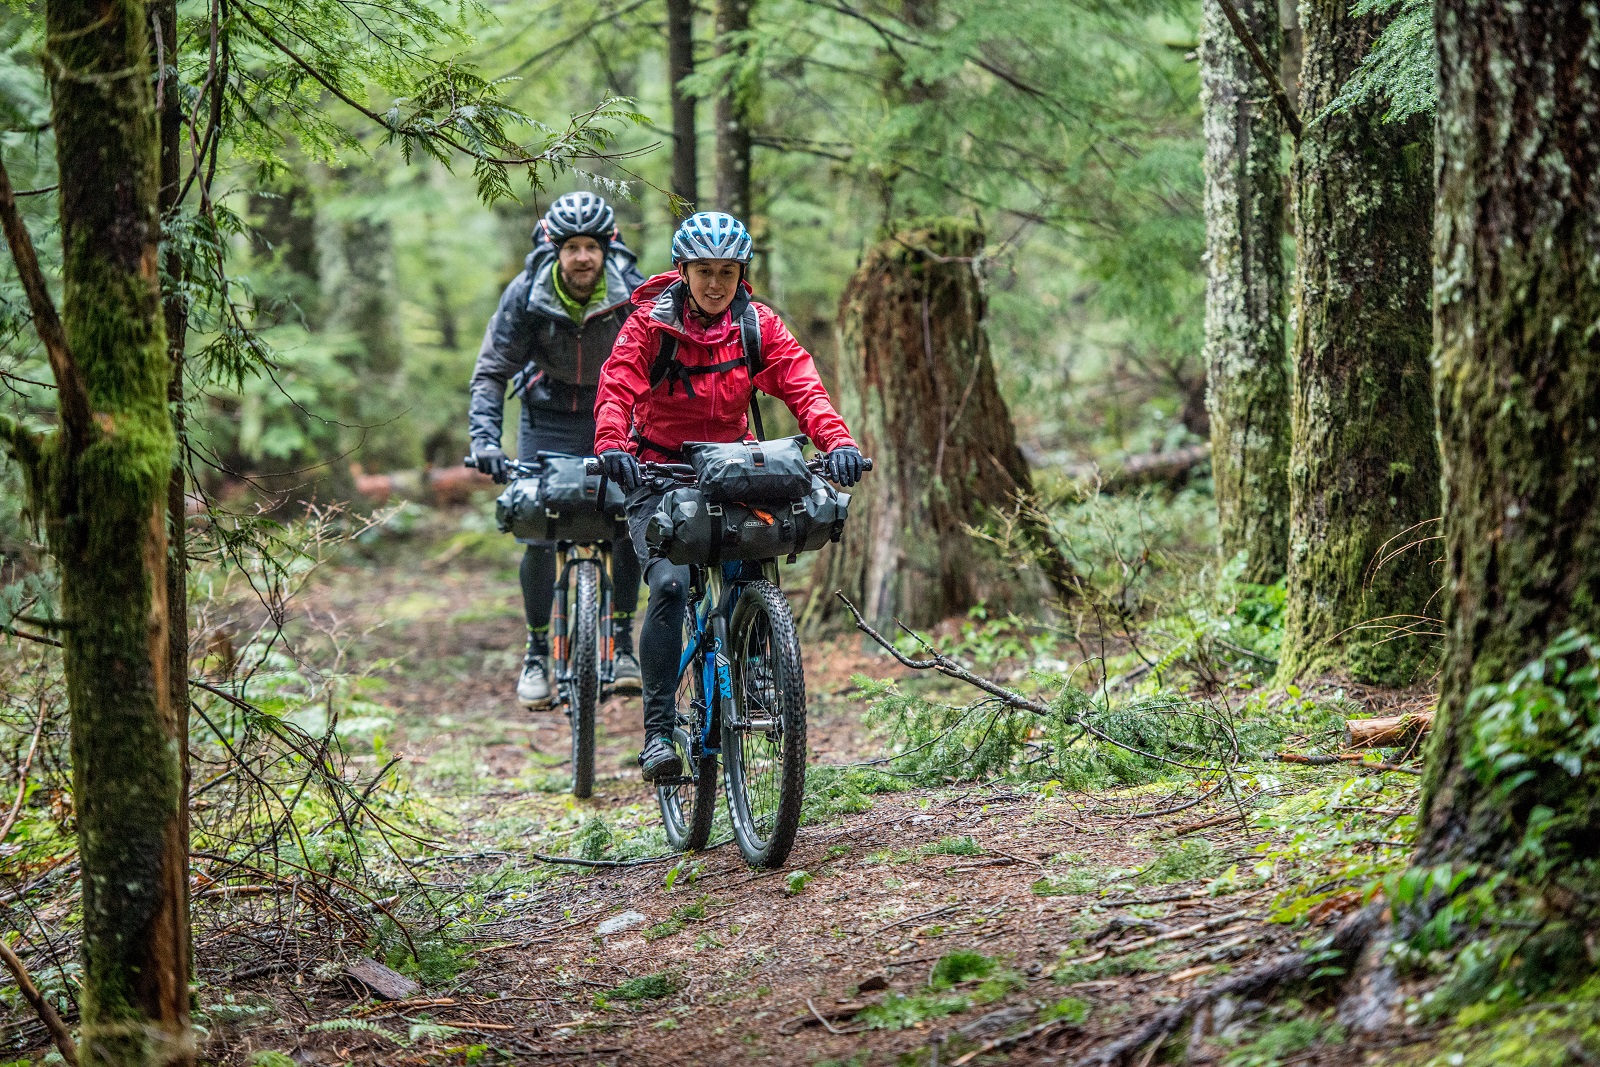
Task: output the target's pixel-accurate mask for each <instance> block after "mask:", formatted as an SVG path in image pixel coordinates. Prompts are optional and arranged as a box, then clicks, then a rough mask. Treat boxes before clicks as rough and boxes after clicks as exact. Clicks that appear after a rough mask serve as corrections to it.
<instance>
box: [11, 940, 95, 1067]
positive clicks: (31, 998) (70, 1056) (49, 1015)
mask: <svg viewBox="0 0 1600 1067" xmlns="http://www.w3.org/2000/svg"><path fill="white" fill-rule="evenodd" d="M0 959H3V960H5V964H6V968H7V969H8V970H10V971H11V977H12V978H14V979H16V982H17V988H18V989H20V990H22V996H23V999H25V1000H26V1001H27V1002H28V1003H29V1004H31V1005H33V1010H34V1011H35V1012H37V1013H38V1015H39V1019H40V1020H41V1021H42V1022H43V1023H44V1025H45V1029H47V1030H49V1031H50V1038H51V1040H53V1041H54V1042H55V1043H56V1048H57V1049H59V1050H60V1051H61V1058H62V1059H64V1060H66V1061H67V1062H68V1063H70V1064H71V1065H72V1067H78V1046H77V1045H75V1044H73V1043H72V1032H71V1031H70V1030H68V1029H67V1024H66V1023H64V1022H62V1021H61V1016H59V1015H57V1014H56V1009H54V1008H52V1007H51V1006H50V1002H49V1001H48V1000H46V999H44V996H43V995H42V994H40V992H39V988H38V987H37V986H35V985H34V984H33V979H32V978H30V977H28V969H27V968H26V967H24V966H23V965H22V960H20V959H18V958H17V954H16V953H15V952H12V951H11V946H10V945H8V944H6V943H5V941H3V940H0Z"/></svg>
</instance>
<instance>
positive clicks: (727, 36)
mask: <svg viewBox="0 0 1600 1067" xmlns="http://www.w3.org/2000/svg"><path fill="white" fill-rule="evenodd" d="M754 6H755V4H754V0H717V56H718V58H721V57H724V56H730V55H736V56H739V57H741V58H742V57H743V56H744V55H745V54H746V53H748V52H749V46H748V45H746V44H743V43H742V42H739V41H736V40H733V39H731V38H732V36H733V35H737V34H742V33H744V32H746V31H747V30H749V29H750V9H751V8H752V7H754ZM752 92H753V88H752V87H751V86H750V85H749V84H747V79H745V78H743V77H742V76H740V75H739V74H737V73H736V74H734V75H732V76H731V77H729V78H728V80H727V81H726V83H725V84H724V85H723V86H722V91H721V92H720V93H718V94H717V104H716V120H717V175H716V180H717V210H718V211H726V212H727V213H728V214H730V215H732V216H733V217H735V218H737V219H740V220H742V221H743V222H744V223H745V225H746V226H749V225H752V220H751V217H750V112H751V94H752Z"/></svg>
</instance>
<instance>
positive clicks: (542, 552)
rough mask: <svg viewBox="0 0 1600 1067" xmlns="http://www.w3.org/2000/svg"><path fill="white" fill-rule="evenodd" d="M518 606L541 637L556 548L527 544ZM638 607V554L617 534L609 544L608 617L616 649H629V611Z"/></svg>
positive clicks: (551, 594) (550, 595)
mask: <svg viewBox="0 0 1600 1067" xmlns="http://www.w3.org/2000/svg"><path fill="white" fill-rule="evenodd" d="M521 575H522V610H523V612H524V613H525V614H526V615H527V619H528V629H529V631H531V632H532V633H534V634H535V635H536V639H538V638H543V637H544V635H545V634H546V633H547V632H548V630H549V627H550V605H551V604H552V603H554V601H555V597H556V589H555V586H556V550H555V549H553V548H550V547H548V546H546V545H529V546H528V550H527V551H526V552H524V553H523V554H522V571H521ZM638 607H639V557H638V556H636V555H634V552H633V541H632V540H630V539H628V538H625V537H619V538H618V539H617V540H616V542H615V543H614V544H613V545H612V546H611V618H612V628H611V629H612V633H613V634H614V635H615V636H616V639H617V651H618V652H632V651H633V613H634V612H635V611H636V610H638Z"/></svg>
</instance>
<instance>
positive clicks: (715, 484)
mask: <svg viewBox="0 0 1600 1067" xmlns="http://www.w3.org/2000/svg"><path fill="white" fill-rule="evenodd" d="M805 444H806V437H805V435H804V434H801V435H798V436H795V437H779V438H777V439H776V440H772V441H751V440H745V441H732V442H729V443H727V444H715V443H712V442H708V441H687V442H685V443H684V446H683V455H684V458H685V459H687V460H688V461H689V465H690V466H692V467H693V468H694V472H695V474H697V475H699V477H700V488H701V490H702V491H703V492H704V493H705V496H706V499H707V500H714V501H719V502H730V501H735V500H737V501H740V502H741V503H746V504H749V503H764V502H768V501H771V502H777V501H785V502H787V501H794V500H800V499H802V498H804V497H805V495H806V494H807V493H809V492H811V470H810V468H809V467H807V466H806V456H805V452H804V451H802V449H803V448H804V446H805Z"/></svg>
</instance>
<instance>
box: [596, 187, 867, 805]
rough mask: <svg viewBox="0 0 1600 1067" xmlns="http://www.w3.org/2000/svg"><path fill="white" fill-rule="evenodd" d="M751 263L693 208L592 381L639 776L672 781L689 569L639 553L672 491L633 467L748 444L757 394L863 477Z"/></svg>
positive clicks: (841, 476)
mask: <svg viewBox="0 0 1600 1067" xmlns="http://www.w3.org/2000/svg"><path fill="white" fill-rule="evenodd" d="M750 255H751V242H750V235H749V233H748V232H747V231H746V230H745V227H744V224H743V223H741V222H740V221H739V220H738V219H736V218H734V217H733V216H731V215H726V214H723V213H721V212H701V213H700V214H697V215H691V216H689V217H688V218H687V219H685V220H684V221H683V225H682V226H680V227H679V228H678V232H677V234H676V235H675V236H674V237H673V239H672V263H673V266H674V267H676V268H677V269H676V270H675V271H671V272H668V273H665V274H658V275H656V276H655V277H654V278H651V279H650V280H649V281H647V282H645V283H644V284H643V285H641V286H640V287H639V289H638V291H637V292H636V293H635V294H634V302H635V303H636V304H637V305H638V310H637V311H635V312H634V313H633V315H632V316H631V317H630V318H629V319H628V321H627V324H626V325H624V326H623V328H622V333H621V334H620V335H619V336H618V337H617V343H616V347H615V348H614V349H612V352H611V359H610V360H609V361H607V363H606V365H605V368H604V369H603V370H602V371H601V373H600V388H599V394H598V399H597V400H596V402H595V412H594V417H595V426H596V431H595V440H594V451H595V453H596V454H597V455H598V456H599V457H600V460H601V462H602V464H603V465H604V468H605V472H606V474H607V476H608V477H610V478H612V479H613V480H615V481H616V482H617V483H618V484H619V485H620V486H622V487H623V488H624V489H626V490H628V491H629V492H628V530H629V532H630V533H631V534H632V536H633V544H634V549H635V551H636V552H637V553H638V555H639V558H640V559H641V560H644V561H645V580H646V581H647V582H649V584H650V603H649V605H648V606H647V608H646V609H645V617H644V626H643V629H642V632H641V633H640V638H639V652H640V656H639V658H640V662H641V665H642V667H643V670H644V733H645V745H644V751H643V752H641V753H640V755H639V765H640V767H642V768H643V769H644V777H645V779H646V780H654V779H656V778H660V777H673V776H677V775H681V774H683V765H682V761H681V760H680V759H679V757H678V753H677V750H676V749H675V748H673V746H672V744H671V742H670V741H669V740H668V736H669V735H670V733H671V731H672V727H673V725H674V722H675V719H676V715H677V712H676V708H675V694H676V691H677V685H678V660H679V657H680V656H681V655H682V653H683V629H682V627H683V618H684V611H685V608H686V606H687V603H688V591H689V582H690V575H689V568H688V567H686V566H679V565H676V564H673V563H671V562H669V561H667V560H665V559H661V558H659V557H657V558H651V557H650V556H649V553H648V550H647V548H646V545H645V540H644V534H645V528H646V527H647V526H648V525H649V521H650V516H651V515H652V514H654V512H655V510H656V504H657V502H658V501H659V500H660V498H661V496H662V494H663V493H665V492H666V491H668V490H669V489H671V488H673V487H674V486H673V485H672V484H670V483H667V482H663V481H659V480H656V479H644V478H643V477H642V471H641V469H640V467H639V460H640V459H644V460H651V461H655V462H670V463H681V462H683V455H682V453H681V451H680V449H681V448H682V447H683V443H684V442H685V441H716V442H730V441H738V440H741V439H743V438H745V437H747V436H748V433H747V430H748V421H749V420H748V418H747V416H746V414H745V412H746V410H747V409H748V408H749V406H750V400H751V397H752V395H753V394H754V391H755V390H756V389H761V390H762V391H764V392H767V393H770V394H771V395H773V396H775V397H777V398H778V399H779V400H782V401H783V402H784V403H785V404H787V405H788V407H789V410H790V411H792V412H794V415H795V418H796V419H798V420H799V422H800V429H801V430H802V431H804V432H805V434H806V435H807V436H809V437H810V438H811V440H812V441H813V442H814V443H815V444H816V445H817V447H819V448H821V449H822V450H823V451H825V452H826V453H827V458H826V464H827V471H828V476H829V477H830V478H832V479H833V480H834V481H836V482H838V483H839V484H841V485H845V486H850V485H854V484H855V483H856V482H857V481H859V480H860V479H861V472H862V466H863V462H862V457H861V452H860V451H859V450H858V449H857V448H856V445H855V442H854V441H853V440H852V439H851V437H850V431H849V430H848V429H846V428H845V424H844V420H843V419H841V418H839V414H838V412H836V411H835V410H834V408H833V404H832V403H831V402H830V401H829V400H828V391H827V389H825V388H824V387H823V384H822V379H821V378H820V377H818V375H817V368H816V364H815V362H814V361H813V360H812V358H811V353H809V352H807V351H806V350H805V348H804V347H802V346H801V344H800V342H799V341H797V340H795V338H794V335H793V334H791V333H790V332H789V329H788V327H786V326H785V325H784V324H783V321H782V320H781V319H780V318H778V315H777V313H776V312H774V311H773V310H772V309H771V308H769V307H767V306H766V305H765V304H759V303H756V302H755V301H754V300H752V299H751V294H752V292H753V290H752V289H751V288H750V285H749V283H748V282H747V281H746V280H745V272H746V269H747V267H748V266H749V263H750ZM664 343H665V344H664ZM757 353H758V354H759V358H757V359H755V360H754V361H752V356H754V355H755V354H757ZM752 370H754V373H753V374H752Z"/></svg>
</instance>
